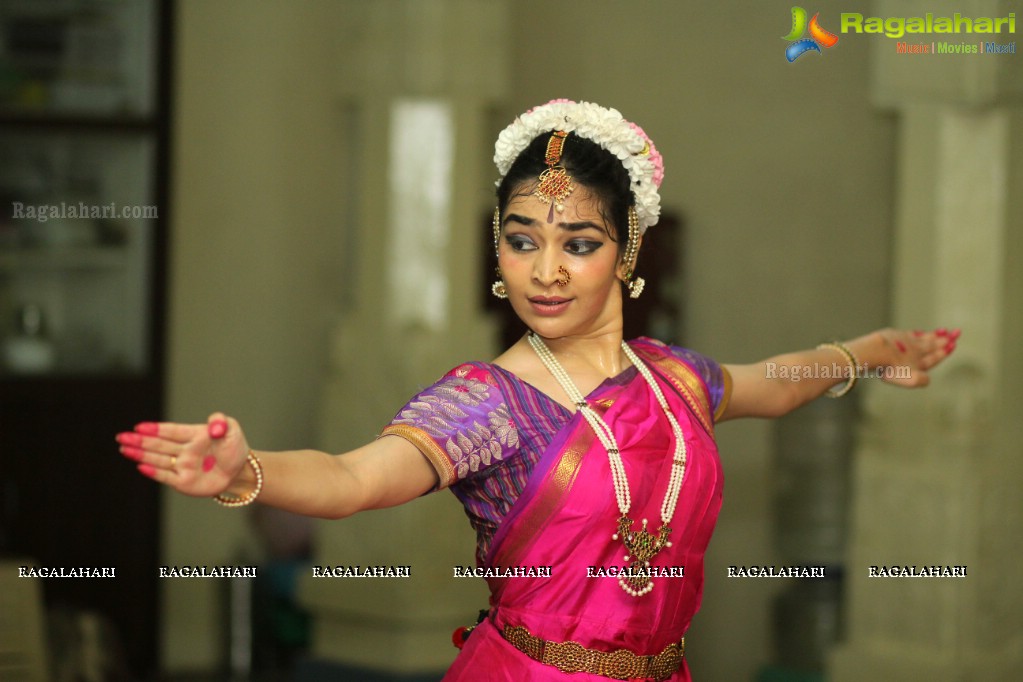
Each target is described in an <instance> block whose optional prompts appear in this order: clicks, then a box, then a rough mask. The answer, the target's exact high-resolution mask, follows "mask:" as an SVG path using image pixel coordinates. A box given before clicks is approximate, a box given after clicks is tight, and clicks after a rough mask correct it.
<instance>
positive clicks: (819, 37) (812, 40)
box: [783, 7, 838, 64]
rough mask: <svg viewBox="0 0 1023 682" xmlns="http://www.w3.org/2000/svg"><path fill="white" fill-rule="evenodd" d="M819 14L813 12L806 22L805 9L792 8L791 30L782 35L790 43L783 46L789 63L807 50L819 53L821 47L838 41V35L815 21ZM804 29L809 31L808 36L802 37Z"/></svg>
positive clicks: (829, 45) (831, 45) (832, 44)
mask: <svg viewBox="0 0 1023 682" xmlns="http://www.w3.org/2000/svg"><path fill="white" fill-rule="evenodd" d="M819 16H820V13H817V14H814V15H813V19H811V20H810V22H809V24H807V21H806V10H805V9H803V8H802V7H793V8H792V31H791V32H790V33H789V34H788V35H787V36H784V37H783V40H787V41H789V42H790V43H792V44H791V45H789V46H788V47H787V48H785V59H787V60H789V63H790V64H791V63H792V62H794V61H796V60H797V59H798V58H799V57H800V56H802V55H804V54H806V53H807V52H810V51H815V52H817V53H820V52H821V47H833V46H834V45H835V43H837V42H838V36H836V35H835V34H834V33H831V32H830V31H825V30H824V29H823V28H822V27H821V25H820V24H819V23H818V22H817V17H819ZM805 31H809V33H810V37H809V38H803V33H804V32H805Z"/></svg>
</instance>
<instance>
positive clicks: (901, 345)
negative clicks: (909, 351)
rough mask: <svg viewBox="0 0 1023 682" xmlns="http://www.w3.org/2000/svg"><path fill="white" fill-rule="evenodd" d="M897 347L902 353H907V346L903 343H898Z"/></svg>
mask: <svg viewBox="0 0 1023 682" xmlns="http://www.w3.org/2000/svg"><path fill="white" fill-rule="evenodd" d="M895 347H896V348H898V349H899V352H900V353H905V352H906V344H904V343H903V342H902V341H896V342H895Z"/></svg>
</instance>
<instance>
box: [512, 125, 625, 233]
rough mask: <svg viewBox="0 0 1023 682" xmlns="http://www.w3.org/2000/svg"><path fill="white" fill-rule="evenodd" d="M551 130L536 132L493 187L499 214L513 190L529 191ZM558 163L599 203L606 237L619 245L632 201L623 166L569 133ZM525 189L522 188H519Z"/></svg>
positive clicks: (540, 167) (543, 167) (540, 169)
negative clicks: (607, 234)
mask: <svg viewBox="0 0 1023 682" xmlns="http://www.w3.org/2000/svg"><path fill="white" fill-rule="evenodd" d="M550 139H551V133H550V132H545V133H541V134H540V135H538V136H537V137H536V138H535V139H534V140H533V141H532V142H530V143H529V146H528V147H526V148H525V149H524V150H522V153H521V154H519V156H518V158H516V159H515V161H514V163H512V165H511V168H509V169H508V173H507V174H505V176H504V178H502V179H501V184H499V185H498V187H497V205H498V207H499V208H500V209H501V212H502V214H503V213H504V210H505V208H507V206H508V202H509V201H511V199H512V193H513V192H516V191H518V192H525V193H527V194H528V193H529V192H532V190H533V188H534V187H535V186H536V183H537V178H539V176H540V173H542V172H543V171H544V170H546V168H547V163H546V162H545V160H544V158H545V156H546V154H547V142H548V140H550ZM561 165H562V166H563V167H564V168H565V170H566V171H568V174H569V175H571V176H572V181H573V182H574V183H575V184H576V185H582V186H584V187H586V188H587V189H589V190H590V192H592V193H593V196H594V197H595V198H596V199H597V200H598V201H599V202H600V206H599V208H598V210H599V211H600V215H601V217H602V218H603V219H604V221H605V222H606V223H607V224H608V227H609V228H611V229H613V230H614V232H613V233H612V234H610V235H609V236H610V237H611V239H613V240H614V241H616V242H618V244H619V245H624V244H625V243H626V241H628V237H629V217H628V215H629V214H628V212H629V206H631V205H632V204H633V201H634V199H633V196H632V188H631V184H630V183H631V181H630V178H629V172H628V171H627V170H625V166H623V165H622V162H621V161H619V160H618V159H617V158H616V157H615V156H614V155H613V154H612V153H611V152H609V151H607V150H606V149H604V148H603V147H601V146H600V145H598V144H597V143H596V142H591V141H590V140H587V139H586V138H582V137H579V136H578V135H576V134H575V133H569V134H568V137H566V138H565V143H564V147H563V151H562V154H561ZM524 187H525V188H527V189H525V190H523V188H524Z"/></svg>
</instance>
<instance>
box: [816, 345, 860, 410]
mask: <svg viewBox="0 0 1023 682" xmlns="http://www.w3.org/2000/svg"><path fill="white" fill-rule="evenodd" d="M824 348H831V349H832V350H837V351H838V352H839V353H841V354H842V357H844V358H845V360H846V362H848V363H849V377H848V378H847V379H846V380H845V384H844V385H842V386H841V387H838V388H836V387H834V386H832V387H831V388H829V389H828V390H827V392H826V393H825V394H824V395H826V396H828V397H829V398H841V397H842V396H844V395H845V394H846V393H848V392H849V391H851V390H852V388H853V386H855V385H856V379H857V375H858V374H859V370H860V363H859V362H857V360H856V356H855V355H853V352H852V351H851V350H849V349H848V348H847V347H846V346H845V344H842V343H839V342H838V341H832V342H831V343H822V344H821V345H819V346H817V350H822V349H824Z"/></svg>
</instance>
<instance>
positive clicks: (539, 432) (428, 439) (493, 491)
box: [381, 339, 731, 562]
mask: <svg viewBox="0 0 1023 682" xmlns="http://www.w3.org/2000/svg"><path fill="white" fill-rule="evenodd" d="M631 343H632V344H636V343H651V344H657V345H660V343H659V342H657V341H651V340H649V339H638V340H637V341H633V342H631ZM667 348H668V349H669V350H670V351H671V353H672V355H674V356H675V358H677V359H678V360H679V361H680V362H684V363H686V364H687V365H688V366H689V367H690V368H692V369H693V370H694V371H695V372H696V373H697V374H698V375H699V376H700V378H701V379H703V383H704V387H705V389H706V391H707V395H708V398H709V402H710V405H711V409H712V410H713V411H714V418H715V419H717V418H718V417H720V415H721V413H722V412H724V409H725V407H726V405H727V404H728V397H729V392H730V388H731V381H730V377H729V376H728V371H727V370H726V369H724V368H723V367H722V366H721V365H719V364H718V363H716V362H715V361H714V360H712V359H710V358H708V357H706V356H703V355H700V354H699V353H696V352H694V351H691V350H688V349H686V348H680V347H678V346H667ZM636 374H637V370H636V369H635V368H634V367H629V368H628V369H626V370H625V371H624V372H622V373H621V374H620V375H618V376H617V377H613V378H611V379H608V381H616V382H621V383H627V382H628V381H631V380H632V379H633V378H634V377H635V376H636ZM571 417H572V414H571V412H569V411H568V409H566V408H565V407H564V406H563V405H561V404H560V403H558V402H557V401H555V400H554V399H553V398H551V397H549V396H548V395H547V394H546V393H543V392H542V391H540V390H539V389H537V388H534V387H533V386H531V385H530V384H527V383H526V382H524V381H522V380H520V379H519V378H518V377H516V376H515V375H514V374H512V373H511V372H509V371H508V370H506V369H503V368H502V367H498V366H497V365H493V364H489V363H485V362H469V363H465V364H463V365H459V366H458V367H455V368H454V369H452V370H451V371H450V372H448V373H447V374H445V375H444V376H443V377H441V379H440V380H439V381H437V383H435V384H433V385H432V386H430V387H428V388H426V389H425V390H423V391H422V392H420V393H419V394H418V395H416V396H415V397H414V398H412V400H410V401H409V402H408V404H406V405H405V407H403V408H402V409H401V411H399V412H398V414H397V415H396V416H395V417H394V419H393V420H392V421H391V423H390V424H389V425H388V426H387V427H385V428H384V430H383V432H382V434H381V435H395V436H401V437H403V438H405V439H407V440H409V441H410V442H411V443H412V444H413V445H415V446H416V447H417V448H419V450H420V451H421V452H422V453H423V455H425V456H426V458H427V459H429V460H430V463H431V464H433V466H434V468H435V469H436V470H437V474H438V476H439V477H440V485H439V488H446V487H450V488H451V489H452V492H454V494H455V495H456V496H457V497H458V499H459V500H461V502H462V504H463V506H464V507H465V513H466V515H467V516H468V517H469V522H470V523H471V524H472V526H473V528H474V529H475V530H476V538H477V546H476V558H477V560H478V561H480V562H482V560H483V557H485V556H486V553H487V550H488V549H489V547H490V542H491V540H492V539H493V537H494V533H495V532H496V531H497V528H498V526H499V525H500V523H501V519H503V518H504V516H505V514H507V513H508V510H509V509H511V507H512V505H514V504H515V502H516V500H518V498H519V495H520V494H521V493H522V490H523V488H524V487H525V485H526V481H527V480H528V479H529V476H530V473H531V472H532V470H533V466H534V465H535V464H536V462H537V461H538V460H539V459H540V457H541V456H542V455H543V453H544V452H545V451H546V450H547V447H548V445H549V444H550V442H551V440H552V439H553V438H554V436H555V434H557V432H558V431H559V430H560V429H561V428H562V427H563V426H564V425H565V424H566V423H567V422H568V421H569V419H571Z"/></svg>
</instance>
